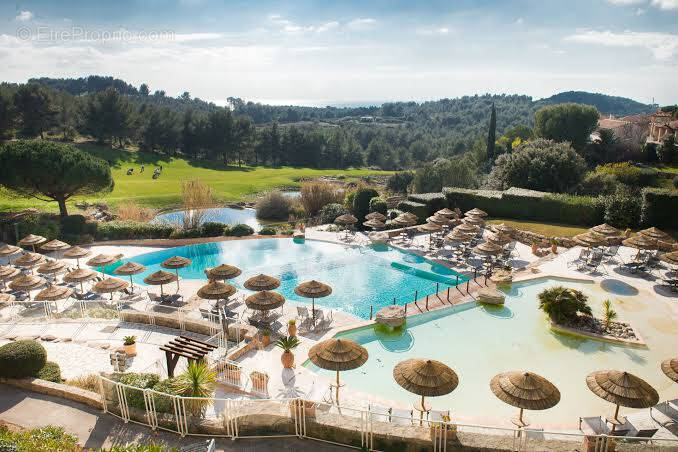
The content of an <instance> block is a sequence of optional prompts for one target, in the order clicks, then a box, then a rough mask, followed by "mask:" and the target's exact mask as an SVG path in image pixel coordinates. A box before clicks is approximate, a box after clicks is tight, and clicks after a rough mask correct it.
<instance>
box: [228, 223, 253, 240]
mask: <svg viewBox="0 0 678 452" xmlns="http://www.w3.org/2000/svg"><path fill="white" fill-rule="evenodd" d="M252 234H254V229H252V227H251V226H248V225H246V224H236V225H235V226H233V227H231V228H226V229H224V235H228V236H236V237H242V236H244V235H252Z"/></svg>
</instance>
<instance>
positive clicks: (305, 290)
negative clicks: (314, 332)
mask: <svg viewBox="0 0 678 452" xmlns="http://www.w3.org/2000/svg"><path fill="white" fill-rule="evenodd" d="M294 293H296V294H297V295H299V296H300V297H305V298H310V299H311V303H312V304H311V312H312V313H313V320H314V321H315V299H316V298H323V297H326V296H328V295H330V294H331V293H332V288H331V287H330V286H328V285H327V284H325V283H321V282H319V281H316V280H311V281H306V282H303V283H301V284H299V285H298V286H297V287H295V288H294Z"/></svg>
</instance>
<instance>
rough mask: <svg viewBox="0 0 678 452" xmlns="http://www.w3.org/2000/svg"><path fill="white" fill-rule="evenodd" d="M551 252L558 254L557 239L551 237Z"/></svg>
mask: <svg viewBox="0 0 678 452" xmlns="http://www.w3.org/2000/svg"><path fill="white" fill-rule="evenodd" d="M551 252H552V253H553V254H558V241H557V240H556V239H551Z"/></svg>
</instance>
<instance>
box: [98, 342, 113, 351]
mask: <svg viewBox="0 0 678 452" xmlns="http://www.w3.org/2000/svg"><path fill="white" fill-rule="evenodd" d="M110 346H111V344H109V343H108V342H104V343H102V344H99V348H100V349H102V350H108V349H109V348H110Z"/></svg>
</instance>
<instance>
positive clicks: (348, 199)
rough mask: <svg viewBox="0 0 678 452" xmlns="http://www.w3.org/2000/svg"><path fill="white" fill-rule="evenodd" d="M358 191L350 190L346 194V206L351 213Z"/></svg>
mask: <svg viewBox="0 0 678 452" xmlns="http://www.w3.org/2000/svg"><path fill="white" fill-rule="evenodd" d="M356 193H357V192H356V191H350V192H348V193H346V195H345V196H344V207H346V210H348V211H349V212H350V213H353V200H354V199H355V194H356Z"/></svg>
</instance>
